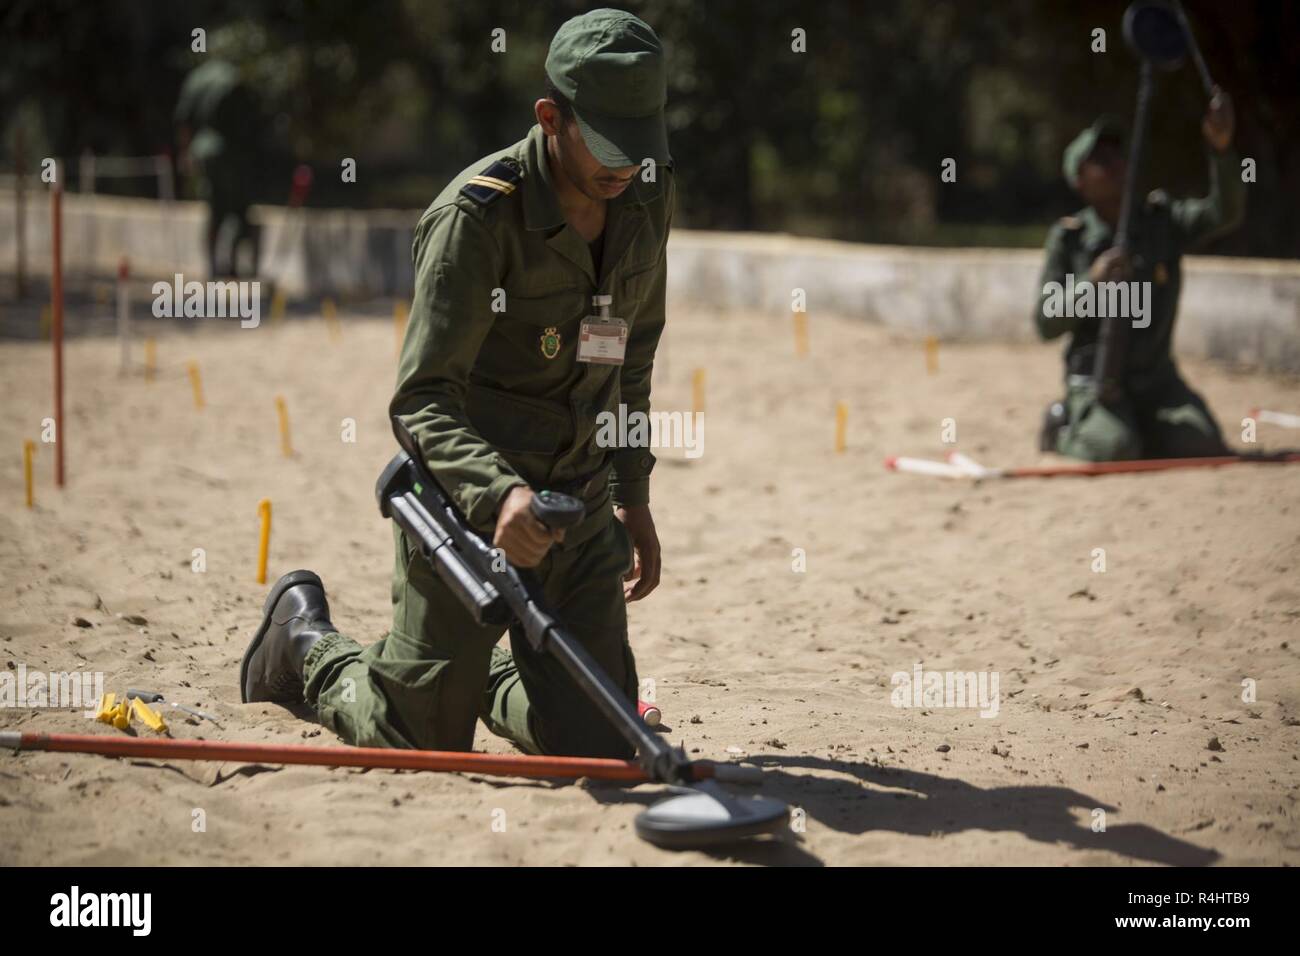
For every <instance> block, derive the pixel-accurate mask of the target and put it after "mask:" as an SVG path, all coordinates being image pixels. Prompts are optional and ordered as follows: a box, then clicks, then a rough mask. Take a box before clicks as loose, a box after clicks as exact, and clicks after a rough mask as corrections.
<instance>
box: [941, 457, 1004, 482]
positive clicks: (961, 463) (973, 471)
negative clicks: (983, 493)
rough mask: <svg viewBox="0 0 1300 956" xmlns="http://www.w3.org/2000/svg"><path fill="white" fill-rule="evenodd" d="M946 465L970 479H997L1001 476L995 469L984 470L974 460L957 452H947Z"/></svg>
mask: <svg viewBox="0 0 1300 956" xmlns="http://www.w3.org/2000/svg"><path fill="white" fill-rule="evenodd" d="M948 463H949V464H951V465H955V466H956V467H957V468H960V469H961V473H962V474H963V475H968V476H970V477H971V478H999V477H1001V475H1002V472H1000V471H999V470H998V469H996V468H985V467H984V466H983V465H981V464H980V463H979V462H978V461H976V460H975V459H974V458H969V457H967V456H966V455H963V454H962V453H961V452H959V451H950V452H948Z"/></svg>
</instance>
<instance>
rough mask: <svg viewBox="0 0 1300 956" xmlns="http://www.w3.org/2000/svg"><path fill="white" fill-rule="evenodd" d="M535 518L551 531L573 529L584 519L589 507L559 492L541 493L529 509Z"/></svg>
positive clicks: (538, 493) (534, 497) (571, 496)
mask: <svg viewBox="0 0 1300 956" xmlns="http://www.w3.org/2000/svg"><path fill="white" fill-rule="evenodd" d="M529 510H530V511H532V513H533V517H534V518H536V519H537V520H538V521H540V522H541V523H542V524H544V525H546V527H547V528H549V529H550V530H551V531H559V530H561V529H563V528H572V527H573V526H574V525H575V524H577V523H578V522H579V521H581V520H582V519H583V516H584V515H586V513H587V506H586V505H584V504H583V503H582V501H581V500H580V499H578V498H575V497H573V495H566V494H561V493H560V492H558V491H539V492H537V493H536V494H534V495H533V500H532V504H531V506H530V508H529Z"/></svg>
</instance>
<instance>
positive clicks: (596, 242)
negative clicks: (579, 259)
mask: <svg viewBox="0 0 1300 956" xmlns="http://www.w3.org/2000/svg"><path fill="white" fill-rule="evenodd" d="M587 248H588V249H589V250H590V251H591V265H592V268H593V269H594V270H595V272H596V278H597V279H599V278H600V260H601V258H602V257H603V255H604V252H605V230H604V229H602V230H601V231H600V235H598V236H597V237H596V238H595V239H593V240H591V242H589V243H587Z"/></svg>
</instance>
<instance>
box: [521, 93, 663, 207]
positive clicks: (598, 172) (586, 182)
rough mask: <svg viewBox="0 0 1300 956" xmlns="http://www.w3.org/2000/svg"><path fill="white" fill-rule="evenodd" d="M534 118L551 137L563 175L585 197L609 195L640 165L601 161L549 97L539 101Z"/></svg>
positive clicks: (628, 181) (622, 186) (620, 188)
mask: <svg viewBox="0 0 1300 956" xmlns="http://www.w3.org/2000/svg"><path fill="white" fill-rule="evenodd" d="M544 107H550V108H549V109H545V108H544ZM537 118H538V121H539V122H540V123H541V124H542V130H543V132H545V133H546V134H547V135H548V136H552V137H553V138H554V139H553V141H554V143H555V156H556V158H557V159H558V160H559V162H560V167H561V168H562V169H563V171H564V175H565V176H566V177H567V178H568V180H569V182H571V183H573V185H574V186H575V187H576V188H577V190H578V191H579V192H580V193H582V194H583V195H584V196H586V197H587V198H588V199H595V200H601V199H613V198H615V197H616V196H618V195H620V194H621V193H622V192H623V191H624V190H625V189H627V188H628V186H630V185H631V184H632V177H634V176H635V175H636V172H637V170H638V169H639V168H640V167H638V166H622V167H619V168H618V169H611V168H610V167H608V166H605V165H604V164H602V163H601V161H600V160H598V159H597V158H596V157H595V156H593V155H591V150H589V149H588V148H587V144H586V143H585V142H583V140H582V132H581V131H580V130H579V129H578V124H577V123H576V122H574V121H572V120H570V121H568V122H564V123H561V121H560V115H559V111H558V110H557V109H556V108H555V104H553V103H551V102H550V101H549V100H543V101H541V102H539V103H538V110H537Z"/></svg>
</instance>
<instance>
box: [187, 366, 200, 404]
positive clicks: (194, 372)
mask: <svg viewBox="0 0 1300 956" xmlns="http://www.w3.org/2000/svg"><path fill="white" fill-rule="evenodd" d="M189 364H190V385H192V386H193V387H194V407H195V408H197V409H199V411H202V410H203V379H202V378H201V377H200V376H199V363H198V362H190V363H189Z"/></svg>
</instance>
